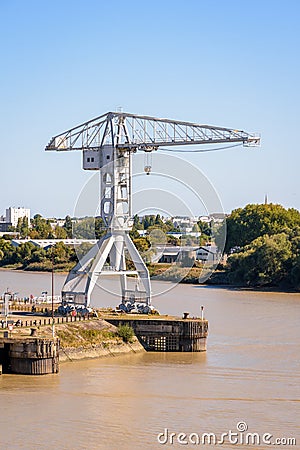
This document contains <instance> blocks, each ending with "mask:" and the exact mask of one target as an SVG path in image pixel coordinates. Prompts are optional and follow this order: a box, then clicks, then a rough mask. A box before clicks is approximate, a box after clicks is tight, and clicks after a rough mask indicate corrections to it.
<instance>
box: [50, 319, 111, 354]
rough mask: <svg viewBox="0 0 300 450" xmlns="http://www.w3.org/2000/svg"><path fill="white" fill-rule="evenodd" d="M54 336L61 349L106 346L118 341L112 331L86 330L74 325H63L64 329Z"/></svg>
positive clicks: (58, 330)
mask: <svg viewBox="0 0 300 450" xmlns="http://www.w3.org/2000/svg"><path fill="white" fill-rule="evenodd" d="M56 334H57V336H58V337H59V339H60V345H61V347H62V348H68V347H71V348H79V347H83V348H87V347H91V346H95V345H104V344H106V345H108V344H109V343H111V342H116V341H118V340H119V337H118V335H117V334H116V333H114V332H113V331H109V330H98V329H95V328H88V329H87V328H83V327H81V326H78V325H77V326H76V325H75V324H72V325H65V327H64V329H57V331H56Z"/></svg>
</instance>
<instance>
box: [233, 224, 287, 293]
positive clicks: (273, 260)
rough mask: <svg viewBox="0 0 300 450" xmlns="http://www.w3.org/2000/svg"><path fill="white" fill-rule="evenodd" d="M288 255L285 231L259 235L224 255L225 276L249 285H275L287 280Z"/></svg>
mask: <svg viewBox="0 0 300 450" xmlns="http://www.w3.org/2000/svg"><path fill="white" fill-rule="evenodd" d="M291 257H292V244H291V242H290V240H289V236H288V235H287V234H286V233H280V234H275V235H273V236H269V235H264V236H260V237H258V238H257V239H255V240H254V241H253V242H251V244H248V245H246V246H245V247H244V248H243V249H242V250H241V251H240V252H238V253H234V254H233V255H231V256H230V257H229V258H228V266H229V279H230V280H231V281H232V282H234V283H238V284H246V285H249V286H264V285H270V284H272V285H278V284H280V283H281V282H282V281H284V280H287V279H288V273H289V272H288V268H289V265H290V259H291Z"/></svg>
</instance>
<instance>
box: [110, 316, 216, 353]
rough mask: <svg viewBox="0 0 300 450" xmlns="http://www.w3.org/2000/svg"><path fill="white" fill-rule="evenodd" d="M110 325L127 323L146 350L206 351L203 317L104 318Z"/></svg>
mask: <svg viewBox="0 0 300 450" xmlns="http://www.w3.org/2000/svg"><path fill="white" fill-rule="evenodd" d="M106 321H107V322H109V323H111V324H112V325H116V326H119V325H125V324H127V325H129V326H130V327H132V329H133V330H134V332H135V335H136V337H137V338H138V340H139V341H140V343H141V344H142V345H143V347H144V348H145V349H146V350H147V351H161V352H203V351H206V340H207V335H208V321H207V320H205V319H198V318H196V319H163V318H160V319H152V318H151V319H140V318H138V319H131V318H112V319H111V318H106Z"/></svg>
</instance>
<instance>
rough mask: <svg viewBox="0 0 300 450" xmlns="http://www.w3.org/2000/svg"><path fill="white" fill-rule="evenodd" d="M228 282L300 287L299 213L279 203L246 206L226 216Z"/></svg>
mask: <svg viewBox="0 0 300 450" xmlns="http://www.w3.org/2000/svg"><path fill="white" fill-rule="evenodd" d="M226 222H227V223H226V224H227V241H226V247H225V251H227V252H228V254H229V255H230V256H229V257H228V260H227V265H226V267H225V269H226V274H227V278H228V282H229V283H230V284H235V285H236V284H238V285H242V286H252V287H253V286H258V287H263V286H278V287H282V288H294V289H300V213H299V211H297V210H296V209H293V208H290V209H285V208H283V207H282V206H280V205H273V204H269V205H247V206H246V207H245V208H239V209H236V210H234V211H233V212H232V213H231V214H230V216H229V217H228V218H227V221H226Z"/></svg>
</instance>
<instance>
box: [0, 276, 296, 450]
mask: <svg viewBox="0 0 300 450" xmlns="http://www.w3.org/2000/svg"><path fill="white" fill-rule="evenodd" d="M63 280H64V276H63V275H55V290H56V293H59V290H60V288H61V285H62V282H63ZM50 283H51V278H50V275H49V274H37V273H26V274H25V273H16V272H4V271H1V272H0V292H3V291H4V290H5V289H6V288H7V287H8V288H10V289H11V290H13V291H14V292H19V295H22V296H23V295H30V294H33V295H40V293H41V292H42V291H44V290H48V292H49V293H50V285H51V284H50ZM111 283H112V282H111V280H104V283H103V284H104V285H105V289H106V291H103V290H102V289H100V288H99V287H98V288H97V289H96V290H95V293H94V297H93V303H94V306H110V305H111V306H115V305H116V304H117V300H116V298H115V297H114V296H113V295H111V294H110V293H109V292H107V291H110V290H111V286H112V284H111ZM171 287H172V285H171V284H169V283H159V282H155V283H153V290H154V291H155V292H156V293H157V294H158V295H156V296H155V297H154V300H153V303H154V305H155V307H157V308H158V309H159V310H160V312H161V313H169V314H175V315H181V314H182V312H183V311H189V312H190V314H191V315H192V316H193V315H194V316H196V315H198V316H199V313H200V306H201V305H204V306H205V316H206V318H207V319H208V320H209V323H210V328H209V337H208V349H207V352H206V353H198V354H197V353H194V354H188V353H137V354H130V355H125V356H118V357H106V358H102V359H97V360H86V361H81V362H76V363H75V362H74V363H72V362H69V363H65V364H62V365H61V370H60V374H59V375H47V376H41V377H33V376H31V377H29V376H17V375H2V376H0V395H1V397H0V399H1V414H0V449H1V450H2V449H113V450H114V449H116V450H117V449H159V448H170V449H171V448H182V447H183V448H207V449H209V448H214V447H216V448H222V447H224V448H229V449H235V448H243V449H246V448H252V449H259V448H264V449H265V448H270V447H271V448H300V429H299V418H300V399H299V394H300V388H299V385H300V383H299V381H300V345H299V344H300V342H299V341H300V339H299V335H300V333H299V328H300V294H293V293H265V292H251V291H241V290H231V289H224V288H215V287H206V286H194V285H183V284H181V285H178V286H176V287H174V288H173V289H170V288H171ZM237 427H238V428H237ZM245 427H247V431H243V430H244V429H245ZM166 430H167V431H166ZM230 430H232V433H236V435H235V434H231V435H230V438H229V437H228V436H227V435H226V436H225V437H224V438H223V439H222V438H221V435H222V433H229V432H230ZM160 433H162V434H161V435H160V436H159V440H158V435H159V434H160ZM171 433H175V435H171ZM180 433H185V435H180ZM203 433H213V434H214V435H215V439H216V441H213V437H211V439H212V440H211V444H209V443H208V440H207V439H206V440H205V439H204V442H205V443H202V439H203ZM253 433H257V436H256V437H255V439H256V441H253V442H254V445H248V444H247V443H248V442H249V443H251V442H252V441H251V436H250V434H253ZM229 434H230V433H229ZM267 434H269V435H272V436H271V437H268V435H267ZM246 435H248V437H247V436H246ZM249 436H250V437H249ZM246 438H247V439H248V441H247V442H246ZM288 438H294V439H296V445H287V444H288ZM197 439H199V440H197ZM249 439H250V440H249ZM276 439H281V441H280V442H281V443H280V445H279V441H278V442H275V440H276ZM223 441H224V442H223ZM182 442H186V443H185V444H183V443H182ZM253 442H252V443H253ZM243 443H244V444H243ZM275 443H276V444H277V443H278V445H275ZM214 444H216V445H214ZM242 444H243V445H242Z"/></svg>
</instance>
